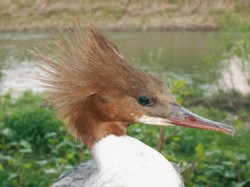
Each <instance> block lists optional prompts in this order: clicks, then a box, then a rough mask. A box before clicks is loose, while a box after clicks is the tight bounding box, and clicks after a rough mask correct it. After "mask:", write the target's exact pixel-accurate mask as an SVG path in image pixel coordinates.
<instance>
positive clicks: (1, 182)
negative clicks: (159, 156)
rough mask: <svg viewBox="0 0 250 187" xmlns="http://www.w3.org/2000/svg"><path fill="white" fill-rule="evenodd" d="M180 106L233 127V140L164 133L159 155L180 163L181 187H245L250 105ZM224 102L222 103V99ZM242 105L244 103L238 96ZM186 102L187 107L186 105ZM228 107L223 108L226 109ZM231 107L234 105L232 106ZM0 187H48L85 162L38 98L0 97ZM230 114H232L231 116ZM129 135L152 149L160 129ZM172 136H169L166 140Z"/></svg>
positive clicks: (249, 167) (180, 87)
mask: <svg viewBox="0 0 250 187" xmlns="http://www.w3.org/2000/svg"><path fill="white" fill-rule="evenodd" d="M173 85H175V87H173V91H174V92H175V93H176V94H177V95H178V94H179V93H189V92H187V91H186V90H185V86H184V85H185V84H184V83H183V81H179V82H175V83H174V84H173ZM182 97H183V100H184V102H183V105H185V106H186V107H188V106H187V105H189V106H190V107H189V108H191V110H192V111H194V112H196V113H198V114H200V115H202V116H204V117H207V118H210V119H213V120H217V121H221V122H225V123H228V124H231V125H236V126H235V127H236V129H237V131H238V135H237V136H236V137H234V138H232V137H231V136H228V135H225V134H219V133H216V132H209V131H201V130H197V129H185V128H178V127H168V128H164V134H165V136H166V138H165V140H164V141H166V142H164V145H163V147H162V148H161V150H160V151H161V152H162V153H163V154H164V155H165V156H166V157H167V158H168V159H169V160H171V161H172V162H176V163H180V166H181V170H182V172H183V173H182V175H183V176H184V180H185V183H186V186H213V187H217V186H218V187H221V186H227V187H231V186H232V187H234V186H237V187H240V186H242V187H243V186H244V187H246V186H249V185H250V180H249V179H250V162H249V158H250V147H249V146H247V145H248V141H249V124H247V123H246V122H248V123H249V116H248V115H242V111H245V114H247V113H249V112H250V107H249V103H248V102H245V103H244V105H241V106H240V111H238V109H237V108H235V107H237V106H238V105H237V104H238V103H237V102H238V101H237V100H230V101H229V99H228V100H226V99H225V98H231V97H232V98H233V97H236V95H226V94H225V93H220V94H218V95H213V96H210V97H209V98H204V97H203V96H201V95H200V97H199V98H198V100H199V102H197V95H196V96H195V99H192V98H193V97H192V95H191V94H187V95H186V96H182ZM221 98H223V99H221ZM237 98H239V99H240V100H241V101H242V102H243V101H248V100H249V98H246V97H242V96H238V95H237ZM187 100H188V101H189V102H188V103H187V102H185V101H187ZM227 102H230V103H228V105H225V104H226V103H227ZM232 102H233V103H232ZM0 103H1V106H3V107H2V108H1V115H0V121H1V123H0V186H49V185H50V184H51V183H52V182H53V181H55V180H56V179H57V178H58V176H59V175H60V174H61V173H62V172H65V171H67V170H70V169H72V168H73V167H74V166H76V165H78V164H79V163H80V162H81V161H84V160H87V159H89V158H90V155H89V152H88V150H87V149H86V148H84V147H82V145H81V144H80V143H79V142H78V141H76V140H75V139H74V138H73V137H71V136H69V135H68V134H67V133H66V131H65V130H64V128H63V125H62V124H63V122H62V121H59V120H58V119H57V118H56V117H55V113H54V111H53V109H52V108H51V107H49V106H48V105H47V104H46V103H45V102H44V100H43V99H42V98H41V96H40V95H37V94H32V93H31V92H25V93H24V94H23V96H21V97H20V98H19V99H17V100H15V99H13V98H11V95H10V94H6V95H4V96H1V97H0ZM233 109H234V110H233ZM128 133H129V135H131V136H133V137H135V138H138V139H140V140H142V141H143V142H145V143H146V144H148V145H150V146H151V147H154V148H156V149H157V147H158V144H159V138H157V137H158V134H159V128H157V127H155V126H147V125H143V124H135V125H132V126H131V127H130V128H129V132H128ZM173 133H174V134H175V136H172V135H171V134H173Z"/></svg>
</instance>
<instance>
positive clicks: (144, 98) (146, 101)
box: [139, 96, 149, 106]
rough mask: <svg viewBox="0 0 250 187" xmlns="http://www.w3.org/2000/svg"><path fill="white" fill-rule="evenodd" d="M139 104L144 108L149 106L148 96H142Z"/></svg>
mask: <svg viewBox="0 0 250 187" xmlns="http://www.w3.org/2000/svg"><path fill="white" fill-rule="evenodd" d="M139 103H140V104H141V105H142V106H147V105H148V104H149V98H147V97H146V96H141V97H139Z"/></svg>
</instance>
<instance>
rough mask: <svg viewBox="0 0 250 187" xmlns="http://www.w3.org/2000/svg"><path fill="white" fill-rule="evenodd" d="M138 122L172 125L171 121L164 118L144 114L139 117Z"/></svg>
mask: <svg viewBox="0 0 250 187" xmlns="http://www.w3.org/2000/svg"><path fill="white" fill-rule="evenodd" d="M138 122H140V123H145V124H149V125H161V126H172V124H171V121H169V120H168V119H164V118H157V117H150V116H142V117H140V118H139V119H138Z"/></svg>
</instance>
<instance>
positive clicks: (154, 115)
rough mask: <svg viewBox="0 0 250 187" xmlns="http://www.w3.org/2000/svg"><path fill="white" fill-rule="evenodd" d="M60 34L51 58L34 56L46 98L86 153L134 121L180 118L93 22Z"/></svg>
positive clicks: (161, 89) (157, 86) (159, 86)
mask: <svg viewBox="0 0 250 187" xmlns="http://www.w3.org/2000/svg"><path fill="white" fill-rule="evenodd" d="M60 33H61V34H60V35H59V36H57V37H55V38H54V44H55V45H56V48H57V53H56V57H57V59H56V60H54V59H53V58H51V57H49V56H47V55H44V54H43V53H42V52H40V51H39V50H37V49H35V50H33V53H34V54H35V55H36V56H38V57H40V58H41V59H43V60H44V61H45V62H46V66H41V68H42V69H43V70H44V71H45V72H46V73H47V75H46V76H45V77H44V78H42V81H43V82H44V83H45V84H46V85H47V87H48V88H49V89H48V94H47V98H48V100H49V101H50V102H52V104H53V105H54V106H55V107H56V109H57V110H58V113H59V114H60V115H61V116H62V117H64V118H67V119H68V125H67V126H68V127H69V128H70V129H72V130H73V131H74V132H75V134H76V136H77V137H78V138H79V139H80V140H81V141H83V142H84V143H86V145H87V146H88V147H89V149H91V148H92V146H93V144H94V143H95V142H97V141H99V140H100V139H101V138H102V137H104V136H107V135H109V134H114V135H117V136H122V135H125V134H126V129H127V126H128V125H129V124H131V123H133V122H145V123H157V124H163V123H164V124H166V123H171V120H170V119H171V118H173V117H174V116H176V114H178V115H180V114H181V113H180V112H179V111H177V110H176V108H178V107H179V105H178V103H177V102H176V100H175V99H174V98H173V96H172V95H171V93H170V91H169V89H168V88H167V87H166V86H165V85H164V84H163V83H162V82H161V81H159V80H158V79H156V78H154V77H153V76H151V75H150V74H148V73H145V72H143V71H140V70H138V69H136V68H135V67H134V66H132V65H131V64H130V63H129V62H128V61H127V60H126V59H125V58H124V57H123V55H122V54H121V53H120V51H119V50H118V48H117V47H116V46H115V45H114V44H113V43H112V42H110V41H109V40H107V39H106V38H105V37H104V36H103V35H102V34H101V33H100V32H99V31H98V30H97V29H96V28H95V27H94V26H93V24H91V26H90V27H89V30H88V31H86V30H84V29H83V28H82V26H80V24H76V25H75V26H74V29H73V30H72V31H68V32H64V31H62V32H60ZM53 52H54V51H53ZM152 119H154V120H153V121H152ZM178 125H180V124H178Z"/></svg>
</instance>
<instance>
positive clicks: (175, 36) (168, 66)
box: [0, 32, 222, 93]
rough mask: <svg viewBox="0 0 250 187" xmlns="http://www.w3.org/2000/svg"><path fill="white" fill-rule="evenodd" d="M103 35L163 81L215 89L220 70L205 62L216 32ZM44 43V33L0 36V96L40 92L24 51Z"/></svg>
mask: <svg viewBox="0 0 250 187" xmlns="http://www.w3.org/2000/svg"><path fill="white" fill-rule="evenodd" d="M105 35H106V36H108V38H110V39H111V40H113V41H114V42H115V43H116V44H117V46H118V47H119V48H120V50H121V51H122V53H123V54H124V56H126V57H127V59H129V60H130V61H131V62H133V63H135V64H136V65H137V66H140V67H141V68H143V69H145V70H146V71H150V72H152V73H154V74H157V75H158V76H160V77H161V78H162V79H164V80H165V81H169V82H171V81H172V80H176V79H177V80H179V79H186V80H187V83H188V84H194V85H195V86H199V87H202V88H204V89H206V90H209V91H213V90H215V89H216V88H217V86H218V81H217V80H218V79H220V74H221V71H222V69H221V67H222V66H221V65H220V64H219V63H217V62H216V61H214V62H215V63H211V60H210V61H209V60H208V59H211V58H212V57H213V54H214V53H215V52H216V51H217V50H218V45H219V43H220V42H218V41H219V40H220V37H219V35H218V33H216V32H108V33H105ZM44 41H47V42H50V39H49V34H48V33H0V51H1V55H0V69H1V82H0V92H2V93H3V92H6V91H8V90H12V91H13V92H17V93H20V92H22V91H24V90H26V89H31V90H33V91H41V90H42V87H41V85H40V84H39V82H38V81H37V80H36V77H38V76H39V75H41V72H40V70H39V69H38V68H36V67H35V66H34V64H35V63H36V62H37V58H35V57H33V56H32V55H31V54H29V52H28V50H27V49H32V48H33V47H37V48H40V49H41V48H43V46H42V42H44ZM157 53H160V54H161V55H156V54H157ZM152 54H154V55H153V57H152ZM149 59H151V60H149ZM39 63H41V62H39Z"/></svg>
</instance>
